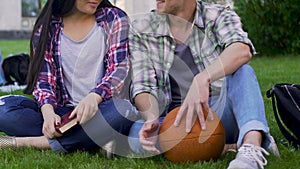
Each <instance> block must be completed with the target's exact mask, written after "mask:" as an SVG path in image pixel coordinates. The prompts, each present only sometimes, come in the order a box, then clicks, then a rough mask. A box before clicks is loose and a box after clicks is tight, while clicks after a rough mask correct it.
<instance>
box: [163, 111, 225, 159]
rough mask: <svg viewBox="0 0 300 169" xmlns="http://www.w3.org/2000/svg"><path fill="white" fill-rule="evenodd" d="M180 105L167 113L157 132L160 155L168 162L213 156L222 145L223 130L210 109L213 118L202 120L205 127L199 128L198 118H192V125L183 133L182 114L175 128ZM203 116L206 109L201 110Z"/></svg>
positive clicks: (219, 150)
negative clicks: (190, 128) (161, 153)
mask: <svg viewBox="0 0 300 169" xmlns="http://www.w3.org/2000/svg"><path fill="white" fill-rule="evenodd" d="M179 109H180V107H177V108H175V109H174V110H172V111H171V112H170V113H168V114H167V116H166V117H165V119H164V121H163V122H162V125H161V127H160V131H159V143H160V147H161V150H162V152H163V153H164V156H165V157H166V158H167V159H169V160H170V161H173V162H176V163H181V162H188V161H190V162H198V161H208V160H211V159H217V158H219V157H220V155H221V153H222V151H223V148H224V145H225V129H224V126H223V124H222V122H221V121H220V119H219V118H218V116H217V114H216V113H215V112H213V116H214V120H206V130H203V131H202V129H201V127H200V123H199V120H198V117H194V125H193V127H192V130H191V132H190V133H186V132H185V124H186V121H185V117H184V118H182V119H181V123H180V125H179V126H178V127H175V126H174V125H173V124H174V121H175V118H176V115H177V112H178V111H179ZM204 116H205V118H206V117H207V112H206V111H204Z"/></svg>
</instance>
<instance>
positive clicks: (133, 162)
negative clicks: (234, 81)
mask: <svg viewBox="0 0 300 169" xmlns="http://www.w3.org/2000/svg"><path fill="white" fill-rule="evenodd" d="M28 45H29V42H28V41H27V40H23V41H3V40H2V41H1V40H0V49H1V50H2V54H3V56H7V55H9V54H11V53H20V52H27V53H29V47H28ZM299 63H300V56H299V55H298V56H294V55H286V56H256V57H254V58H253V60H252V61H251V63H250V64H251V65H252V66H253V68H254V69H255V71H256V73H257V77H258V80H259V83H260V86H261V90H262V95H263V97H264V101H265V107H266V114H267V119H268V122H269V126H270V130H271V134H272V135H273V136H274V138H275V140H276V141H277V143H278V147H279V150H280V153H281V157H280V158H276V157H274V156H273V155H270V156H268V157H267V159H268V165H267V167H266V169H294V168H300V160H299V159H300V153H299V151H297V150H295V149H293V148H292V147H290V146H288V145H287V143H286V140H285V138H284V137H283V135H282V134H281V132H280V130H279V128H278V126H277V124H276V121H275V118H274V115H273V110H272V105H271V100H270V99H269V98H267V97H266V95H265V93H266V91H267V90H268V89H269V88H271V87H272V86H273V85H274V84H275V83H280V82H287V83H300V70H299V66H298V65H299ZM4 94H8V93H0V96H1V95H4ZM12 94H21V91H17V92H14V93H12ZM233 158H234V154H227V155H224V156H222V157H221V158H220V159H219V160H217V161H210V162H202V163H200V162H199V163H196V164H193V163H186V164H173V163H171V162H169V161H168V160H166V159H164V158H163V156H156V157H151V158H146V159H137V158H126V157H116V158H114V159H106V158H105V157H103V156H102V155H101V154H99V153H87V152H76V153H72V154H57V153H54V152H53V151H52V150H37V149H34V148H24V149H21V150H15V149H8V150H0V168H6V169H20V168H22V169H33V168H34V169H44V168H45V169H57V168H60V169H73V168H74V169H94V168H105V169H106V168H107V169H108V168H116V169H119V168H126V169H127V168H131V169H139V168H150V169H156V168H182V169H186V168H191V169H192V168H195V169H196V168H197V169H199V168H201V169H224V168H226V167H227V165H228V163H229V162H230V160H232V159H233Z"/></svg>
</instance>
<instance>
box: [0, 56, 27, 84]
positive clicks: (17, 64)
mask: <svg viewBox="0 0 300 169" xmlns="http://www.w3.org/2000/svg"><path fill="white" fill-rule="evenodd" d="M28 67H29V55H28V54H26V53H20V54H16V55H11V56H8V57H6V58H5V59H4V60H3V62H2V69H3V74H4V78H5V80H6V84H5V85H9V84H14V83H15V82H17V83H18V85H25V84H26V77H27V73H28Z"/></svg>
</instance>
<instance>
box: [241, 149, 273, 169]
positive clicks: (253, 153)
mask: <svg viewBox="0 0 300 169" xmlns="http://www.w3.org/2000/svg"><path fill="white" fill-rule="evenodd" d="M239 153H240V154H241V155H243V156H244V157H246V158H248V159H250V160H255V162H257V164H258V165H259V167H260V168H264V166H265V165H267V163H268V161H267V160H266V158H265V157H264V156H263V154H265V155H269V153H268V152H267V151H266V150H265V149H263V148H261V147H259V146H254V145H252V144H244V145H243V146H242V147H240V149H239Z"/></svg>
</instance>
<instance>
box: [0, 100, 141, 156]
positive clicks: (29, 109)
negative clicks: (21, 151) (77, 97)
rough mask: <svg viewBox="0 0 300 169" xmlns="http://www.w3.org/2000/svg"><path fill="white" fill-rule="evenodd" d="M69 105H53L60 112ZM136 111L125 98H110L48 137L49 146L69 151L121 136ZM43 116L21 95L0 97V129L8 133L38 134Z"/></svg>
mask: <svg viewBox="0 0 300 169" xmlns="http://www.w3.org/2000/svg"><path fill="white" fill-rule="evenodd" d="M71 109H72V108H71V107H57V108H56V109H55V112H56V113H57V114H58V115H60V116H62V115H63V114H65V113H67V112H68V111H70V110H71ZM137 118H138V117H137V111H136V109H135V108H134V107H133V106H132V105H131V104H130V102H129V101H126V100H122V99H110V100H108V101H105V102H103V103H101V104H99V111H98V113H96V115H95V116H94V117H93V118H92V119H91V120H89V121H88V122H87V123H86V124H84V125H77V126H75V127H73V128H72V129H71V130H69V131H67V132H66V133H64V135H63V136H61V137H58V138H56V139H49V143H50V146H51V148H52V149H54V150H55V151H58V152H73V151H77V150H90V149H94V148H98V147H99V146H102V145H104V144H106V143H107V142H109V141H111V140H113V139H118V138H122V137H124V141H127V135H128V132H129V129H130V127H131V125H132V123H133V121H135V120H136V119H137ZM42 126H43V116H42V114H41V112H40V110H39V108H38V106H37V104H36V103H35V102H34V101H33V100H32V99H29V98H27V97H24V96H13V95H9V96H4V97H1V98H0V131H2V132H4V133H6V134H7V135H10V136H17V137H28V136H42V135H43V133H42Z"/></svg>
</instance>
